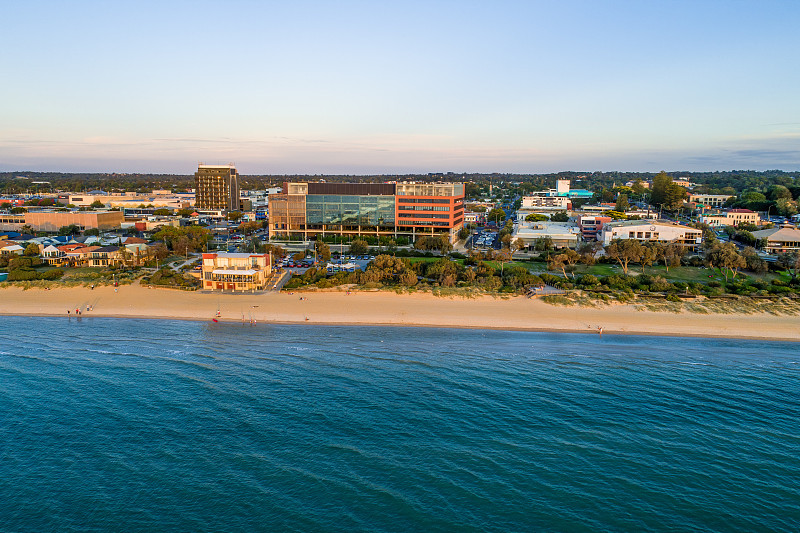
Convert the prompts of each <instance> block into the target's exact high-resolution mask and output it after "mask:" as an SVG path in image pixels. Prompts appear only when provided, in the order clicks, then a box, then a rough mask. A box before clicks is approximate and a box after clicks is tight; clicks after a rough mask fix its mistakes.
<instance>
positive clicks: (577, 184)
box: [0, 170, 800, 194]
mask: <svg viewBox="0 0 800 533" xmlns="http://www.w3.org/2000/svg"><path fill="white" fill-rule="evenodd" d="M670 174H671V175H672V176H673V177H676V178H679V177H680V178H686V179H689V180H690V181H693V182H695V183H699V184H703V185H704V186H705V187H703V188H702V189H701V192H714V191H716V190H721V189H723V188H732V189H734V190H735V191H736V192H737V193H740V192H742V191H745V190H748V189H753V190H766V189H767V188H768V187H769V186H771V185H776V184H777V185H784V186H787V187H792V186H793V185H797V181H795V176H800V171H795V172H786V171H783V170H765V171H755V170H727V171H716V172H683V171H678V172H674V171H673V172H670ZM655 175H656V173H654V172H577V171H570V172H558V173H549V174H511V173H509V174H503V173H493V174H477V173H456V172H447V173H430V174H385V175H360V176H356V175H341V174H337V175H322V174H318V175H299V174H298V175H241V176H240V187H241V188H243V189H265V188H267V187H271V186H278V185H280V184H282V183H283V182H285V181H320V180H325V181H328V182H368V183H369V182H372V183H374V182H386V181H411V180H413V181H422V182H433V181H467V182H472V183H473V184H475V185H477V186H480V187H484V186H488V185H489V184H490V183H491V184H493V185H494V186H498V187H503V186H504V185H505V186H507V185H509V184H515V185H516V184H520V185H522V184H524V187H522V190H523V191H524V190H537V189H542V188H547V187H553V186H555V181H556V180H557V179H560V178H568V179H570V180H572V181H573V185H572V186H573V188H585V189H589V190H596V191H599V190H602V189H604V188H605V189H611V188H613V187H614V186H619V185H622V184H624V183H626V182H628V181H635V180H637V179H639V180H642V181H648V180H651V179H652V178H653V177H654V176H655ZM35 181H47V182H49V183H50V186H51V187H52V190H62V191H73V192H80V191H88V190H93V189H102V190H104V191H140V192H149V191H151V190H153V189H170V190H172V191H175V192H180V191H184V190H187V189H190V188H192V187H193V186H194V175H181V174H114V173H66V172H28V171H15V172H2V173H0V194H17V193H25V192H36V191H39V192H50V190H51V188H50V187H48V186H47V185H46V184H45V185H42V184H34V183H33V182H35Z"/></svg>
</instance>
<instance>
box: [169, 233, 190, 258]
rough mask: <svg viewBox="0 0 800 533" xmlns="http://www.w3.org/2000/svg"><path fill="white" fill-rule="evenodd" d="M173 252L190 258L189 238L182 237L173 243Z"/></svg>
mask: <svg viewBox="0 0 800 533" xmlns="http://www.w3.org/2000/svg"><path fill="white" fill-rule="evenodd" d="M172 250H173V251H174V252H176V253H179V254H184V255H185V256H186V258H187V259H188V258H189V237H187V236H186V235H181V236H179V237H177V238H175V239H173V241H172Z"/></svg>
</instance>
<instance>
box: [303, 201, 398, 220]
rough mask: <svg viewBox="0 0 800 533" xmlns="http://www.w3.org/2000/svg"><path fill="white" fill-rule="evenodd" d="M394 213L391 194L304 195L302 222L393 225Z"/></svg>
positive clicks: (393, 202)
mask: <svg viewBox="0 0 800 533" xmlns="http://www.w3.org/2000/svg"><path fill="white" fill-rule="evenodd" d="M394 212H395V201H394V196H354V195H338V194H309V195H308V196H306V224H309V225H326V226H393V225H394Z"/></svg>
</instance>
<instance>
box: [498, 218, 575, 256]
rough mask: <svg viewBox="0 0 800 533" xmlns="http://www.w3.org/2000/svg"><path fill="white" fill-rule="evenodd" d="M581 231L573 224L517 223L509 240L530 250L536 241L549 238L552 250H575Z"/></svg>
mask: <svg viewBox="0 0 800 533" xmlns="http://www.w3.org/2000/svg"><path fill="white" fill-rule="evenodd" d="M580 235H581V231H580V228H579V227H578V224H576V223H575V222H547V221H544V222H518V223H517V224H515V225H514V232H513V233H512V235H511V239H512V240H514V241H519V242H520V243H521V244H522V246H523V248H527V249H532V248H533V247H534V246H535V245H536V242H537V241H540V240H541V239H545V238H549V239H550V240H551V241H552V243H553V247H554V248H575V247H577V245H578V241H579V239H580Z"/></svg>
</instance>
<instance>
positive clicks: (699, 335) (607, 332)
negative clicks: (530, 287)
mask: <svg viewBox="0 0 800 533" xmlns="http://www.w3.org/2000/svg"><path fill="white" fill-rule="evenodd" d="M0 316H7V317H17V318H26V317H30V318H58V317H61V318H63V317H64V315H56V314H13V313H4V312H0ZM73 318H75V316H74V315H73V316H71V317H69V318H68V320H72V319H73ZM79 318H80V319H81V320H83V319H84V318H86V319H92V318H122V319H136V320H180V321H185V322H212V320H211V319H201V318H191V317H176V316H140V315H111V314H100V313H94V314H91V313H90V314H89V315H81V316H80V317H79ZM217 320H218V323H220V324H243V325H249V322H247V321H245V322H241V321H239V320H236V319H233V318H228V319H225V318H218V319H217ZM253 325H255V326H263V325H267V326H309V327H310V326H333V327H353V326H359V327H391V328H436V329H464V330H484V331H515V332H529V333H574V334H580V335H600V334H599V333H598V332H597V331H593V330H590V329H569V328H554V327H548V328H523V327H501V326H459V325H449V326H440V325H434V324H423V323H416V324H415V323H412V322H408V323H403V324H397V323H391V322H312V321H308V322H306V321H302V322H299V321H285V320H272V321H269V320H265V321H260V320H259V321H257V322H256V323H255V324H253ZM602 335H606V336H620V335H622V336H643V337H677V338H695V339H740V340H751V341H757V340H761V341H770V342H800V339H797V338H794V337H785V338H778V337H764V336H761V337H759V336H746V335H735V334H734V335H729V334H726V335H715V334H713V333H654V332H651V331H635V330H614V329H609V328H606V327H603V333H602Z"/></svg>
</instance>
